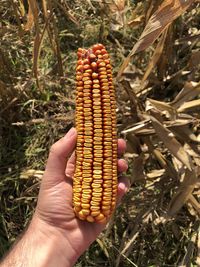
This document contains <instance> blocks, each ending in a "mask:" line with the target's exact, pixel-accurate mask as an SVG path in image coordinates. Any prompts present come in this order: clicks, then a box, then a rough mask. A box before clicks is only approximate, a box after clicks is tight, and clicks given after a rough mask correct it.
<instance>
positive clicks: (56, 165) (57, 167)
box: [46, 128, 77, 177]
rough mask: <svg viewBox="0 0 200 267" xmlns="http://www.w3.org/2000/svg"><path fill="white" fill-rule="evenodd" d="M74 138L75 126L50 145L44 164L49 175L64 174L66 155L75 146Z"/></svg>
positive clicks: (75, 135)
mask: <svg viewBox="0 0 200 267" xmlns="http://www.w3.org/2000/svg"><path fill="white" fill-rule="evenodd" d="M76 138H77V133H76V130H75V128H71V129H70V130H69V132H68V133H67V134H66V135H65V136H64V137H63V138H61V139H60V140H59V141H57V142H56V143H55V144H53V146H52V147H51V149H50V153H49V158H48V160H47V165H46V172H48V173H50V174H51V176H53V175H56V177H58V176H62V175H63V176H65V168H66V164H67V157H69V155H70V154H71V153H72V151H73V150H74V148H75V145H76Z"/></svg>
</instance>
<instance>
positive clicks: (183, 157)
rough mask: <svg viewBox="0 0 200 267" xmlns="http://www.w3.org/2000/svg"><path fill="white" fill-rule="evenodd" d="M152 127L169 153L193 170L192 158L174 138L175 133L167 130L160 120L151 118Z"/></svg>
mask: <svg viewBox="0 0 200 267" xmlns="http://www.w3.org/2000/svg"><path fill="white" fill-rule="evenodd" d="M151 121H152V125H153V127H154V129H155V131H156V133H157V135H158V137H159V138H160V139H161V140H162V141H163V143H164V144H165V146H166V147H167V148H168V149H169V151H170V152H171V153H172V154H173V155H174V156H175V157H176V158H177V159H179V160H180V161H181V162H182V163H183V164H184V165H185V166H186V167H187V168H188V169H189V170H192V168H193V164H192V160H191V158H190V156H189V155H188V153H187V152H186V151H185V150H184V148H183V147H182V145H181V144H180V143H179V142H178V141H177V139H176V138H175V137H174V135H173V133H172V132H171V131H170V130H168V129H166V128H165V127H164V126H163V125H162V124H161V123H160V122H159V121H158V120H156V119H155V118H154V117H151Z"/></svg>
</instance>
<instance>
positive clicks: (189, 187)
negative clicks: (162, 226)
mask: <svg viewBox="0 0 200 267" xmlns="http://www.w3.org/2000/svg"><path fill="white" fill-rule="evenodd" d="M196 182H197V177H196V174H195V171H194V170H193V171H189V170H188V169H187V170H186V172H185V177H184V181H183V182H182V184H181V185H180V187H179V189H178V191H177V193H176V194H175V195H174V196H173V198H172V200H171V203H170V205H169V208H168V212H167V215H168V216H173V215H174V214H176V213H177V212H178V211H179V210H180V209H181V208H182V206H183V205H184V204H185V203H186V201H187V200H188V199H189V197H190V196H191V193H192V191H193V190H194V187H195V185H196Z"/></svg>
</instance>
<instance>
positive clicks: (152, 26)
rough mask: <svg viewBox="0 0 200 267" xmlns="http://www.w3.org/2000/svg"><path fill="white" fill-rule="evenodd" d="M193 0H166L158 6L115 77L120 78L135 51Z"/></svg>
mask: <svg viewBox="0 0 200 267" xmlns="http://www.w3.org/2000/svg"><path fill="white" fill-rule="evenodd" d="M193 2H194V0H185V1H183V0H166V1H164V2H163V4H162V5H161V6H160V8H159V9H158V10H157V11H156V12H155V13H154V14H153V15H152V16H151V17H150V19H149V21H148V23H147V25H146V27H145V29H144V31H143V32H142V34H141V36H140V38H139V40H138V41H137V43H136V44H135V45H134V47H133V49H132V50H131V52H130V54H129V55H128V57H127V58H126V59H125V60H124V62H123V64H122V66H121V68H120V70H119V72H118V75H117V78H120V77H121V75H122V73H123V71H124V70H125V68H126V67H127V65H128V64H129V62H130V60H131V58H132V56H133V55H134V54H135V53H138V52H140V51H143V50H144V49H146V48H148V47H149V46H150V45H151V44H153V43H154V41H155V40H156V39H157V38H158V37H159V36H160V34H161V33H162V32H163V31H164V30H165V29H166V27H168V26H169V25H170V24H171V23H172V22H173V21H174V20H175V19H176V18H177V17H179V16H180V15H181V14H182V13H183V12H184V11H185V10H186V9H187V8H188V7H189V6H190V5H191V4H192V3H193Z"/></svg>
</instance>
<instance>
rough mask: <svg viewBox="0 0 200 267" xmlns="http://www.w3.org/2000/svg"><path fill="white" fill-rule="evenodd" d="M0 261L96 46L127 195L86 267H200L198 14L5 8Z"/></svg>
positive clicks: (149, 5) (45, 1)
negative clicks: (110, 86)
mask: <svg viewBox="0 0 200 267" xmlns="http://www.w3.org/2000/svg"><path fill="white" fill-rule="evenodd" d="M0 18H1V19H0V200H1V201H0V257H2V256H3V255H4V253H5V252H6V251H7V250H8V249H9V247H10V246H11V244H12V243H13V242H14V241H15V239H16V238H17V237H18V236H19V234H20V233H21V232H22V231H23V229H24V228H25V227H26V225H27V224H28V222H29V220H30V218H31V216H32V214H33V212H34V209H35V206H36V203H37V196H38V192H39V186H40V182H41V178H42V175H43V172H44V168H45V163H46V160H47V156H48V152H49V148H50V146H51V145H52V144H53V143H54V142H55V141H57V140H58V139H59V138H61V137H62V136H63V135H64V134H65V133H66V132H67V131H68V130H69V129H70V128H71V127H72V126H73V125H74V118H75V87H76V86H75V84H76V77H75V73H76V64H77V63H76V62H77V50H78V48H79V47H83V48H86V49H87V48H88V47H91V46H92V45H94V44H96V43H102V44H103V45H104V46H105V47H106V49H107V51H108V52H109V54H110V57H111V62H112V66H113V80H114V86H115V90H116V95H117V99H116V101H117V105H116V116H117V131H118V137H122V138H124V139H125V140H126V142H127V149H126V152H125V154H124V158H125V159H126V160H127V161H128V165H129V168H128V171H127V173H126V174H125V175H127V176H128V177H129V179H130V183H131V187H130V190H129V192H128V193H127V194H126V195H125V197H124V198H123V200H122V203H121V204H120V205H119V207H118V208H117V210H116V212H115V214H114V216H113V217H112V219H111V220H110V221H109V223H108V225H107V227H106V229H105V231H104V232H103V233H102V234H101V235H100V236H99V237H98V238H97V240H96V241H95V242H94V243H93V244H92V246H91V247H90V248H89V249H88V250H87V251H86V252H85V254H84V255H82V256H81V258H80V259H79V261H78V262H77V264H76V266H77V267H84V266H90V267H92V266H99V267H100V266H105V267H111V266H116V267H118V266H124V267H129V266H138V267H140V266H142V267H143V266H145V267H146V266H148V267H154V266H155V267H157V266H158V267H160V266H186V267H189V266H200V220H199V216H200V98H199V96H200V29H199V25H200V2H199V1H198V0H196V1H195V0H186V1H180V0H173V1H172V0H163V1H160V0H159V1H155V0H148V1H131V0H105V1H104V0H102V1H101V0H100V1H97V0H86V1H80V0H72V1H67V0H58V1H54V0H42V1H36V0H15V1H14V0H10V1H6V0H1V5H0Z"/></svg>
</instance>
